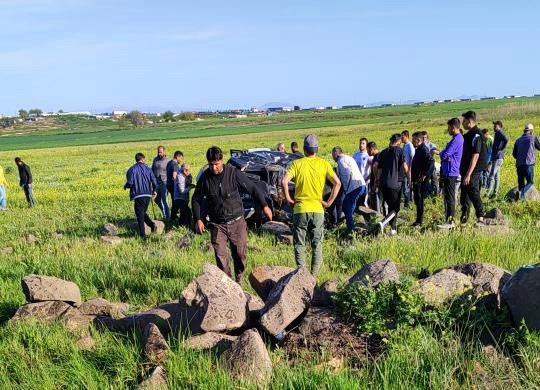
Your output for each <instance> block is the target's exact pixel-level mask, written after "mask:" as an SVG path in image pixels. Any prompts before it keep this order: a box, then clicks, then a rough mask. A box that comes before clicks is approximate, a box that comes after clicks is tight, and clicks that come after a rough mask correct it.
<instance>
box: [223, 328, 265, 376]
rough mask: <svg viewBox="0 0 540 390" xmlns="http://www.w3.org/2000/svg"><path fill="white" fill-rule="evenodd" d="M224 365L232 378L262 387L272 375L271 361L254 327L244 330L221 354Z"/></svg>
mask: <svg viewBox="0 0 540 390" xmlns="http://www.w3.org/2000/svg"><path fill="white" fill-rule="evenodd" d="M223 361H224V363H225V367H226V369H227V371H228V372H229V374H230V375H231V377H232V378H233V379H234V380H238V381H241V382H248V383H253V384H257V385H258V386H261V387H264V386H266V385H268V383H269V382H270V379H271V377H272V361H271V360H270V356H269V355H268V351H267V350H266V346H265V345H264V342H263V340H262V338H261V336H260V335H259V332H257V330H255V329H249V330H246V331H245V332H244V333H242V335H241V336H240V337H238V339H237V340H236V341H234V342H233V343H232V345H231V348H230V349H229V350H227V351H225V353H224V354H223Z"/></svg>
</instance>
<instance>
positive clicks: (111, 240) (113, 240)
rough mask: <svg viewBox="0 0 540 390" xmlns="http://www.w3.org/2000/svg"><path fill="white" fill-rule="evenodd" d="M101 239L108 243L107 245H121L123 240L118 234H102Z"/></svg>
mask: <svg viewBox="0 0 540 390" xmlns="http://www.w3.org/2000/svg"><path fill="white" fill-rule="evenodd" d="M99 241H100V242H101V243H103V244H107V245H112V246H114V245H119V244H121V243H122V242H123V240H122V238H120V237H118V236H101V237H100V238H99Z"/></svg>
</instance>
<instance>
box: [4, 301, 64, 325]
mask: <svg viewBox="0 0 540 390" xmlns="http://www.w3.org/2000/svg"><path fill="white" fill-rule="evenodd" d="M71 309H73V307H72V306H70V305H68V304H67V303H65V302H62V301H46V302H36V303H27V304H26V305H24V306H21V307H19V308H18V309H17V311H16V312H15V314H14V315H13V317H11V320H10V321H11V322H18V321H20V320H25V319H29V318H31V319H35V320H37V321H45V322H53V321H56V320H57V319H58V318H60V316H61V315H62V314H64V313H66V312H67V311H68V310H71Z"/></svg>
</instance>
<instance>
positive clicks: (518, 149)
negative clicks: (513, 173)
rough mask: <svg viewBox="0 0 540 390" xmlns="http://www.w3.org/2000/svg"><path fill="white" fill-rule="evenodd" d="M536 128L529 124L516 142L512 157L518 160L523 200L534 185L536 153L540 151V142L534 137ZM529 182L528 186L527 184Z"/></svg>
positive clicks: (519, 182)
mask: <svg viewBox="0 0 540 390" xmlns="http://www.w3.org/2000/svg"><path fill="white" fill-rule="evenodd" d="M533 129H534V126H533V125H532V124H531V123H529V124H528V125H526V126H525V129H523V135H522V136H521V137H519V138H518V139H517V140H516V143H515V144H514V150H513V151H512V155H513V156H514V158H515V159H516V170H517V177H518V187H519V193H518V194H516V199H517V198H518V196H519V197H520V198H521V199H525V194H526V193H527V191H529V189H530V188H531V187H532V186H533V184H534V165H535V164H536V151H537V150H540V142H539V141H538V138H536V136H534V135H533ZM525 182H527V184H525Z"/></svg>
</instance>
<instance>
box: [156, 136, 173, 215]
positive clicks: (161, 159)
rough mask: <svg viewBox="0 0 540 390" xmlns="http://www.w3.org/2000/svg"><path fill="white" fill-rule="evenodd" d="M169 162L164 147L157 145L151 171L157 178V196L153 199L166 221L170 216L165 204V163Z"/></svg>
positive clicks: (167, 206)
mask: <svg viewBox="0 0 540 390" xmlns="http://www.w3.org/2000/svg"><path fill="white" fill-rule="evenodd" d="M168 162H169V159H168V158H167V155H166V154H165V147H164V146H162V145H159V146H158V148H157V156H156V157H154V161H153V162H152V172H154V175H155V176H156V179H157V183H158V186H157V189H156V192H157V196H156V198H155V199H154V201H155V202H156V204H157V205H158V207H159V209H160V210H161V213H162V214H163V218H165V220H166V221H168V220H169V219H170V217H171V214H170V210H169V205H168V204H167V163H168Z"/></svg>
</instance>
